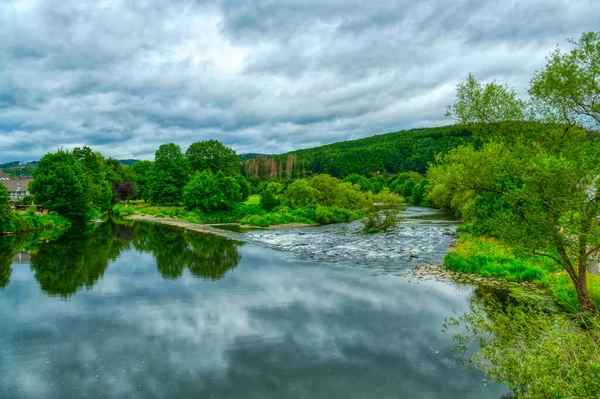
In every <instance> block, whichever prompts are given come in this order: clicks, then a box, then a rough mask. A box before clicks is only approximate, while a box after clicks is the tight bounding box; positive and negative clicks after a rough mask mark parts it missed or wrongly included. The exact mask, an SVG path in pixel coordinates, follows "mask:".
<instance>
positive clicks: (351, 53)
mask: <svg viewBox="0 0 600 399" xmlns="http://www.w3.org/2000/svg"><path fill="white" fill-rule="evenodd" d="M598 15H600V2H598V1H597V0H577V1H573V0H527V1H520V2H517V1H511V0H502V1H487V2H484V1H462V0H454V1H444V0H438V1H414V0H411V1H404V0H397V1H392V0H371V1H364V0H328V1H323V0H277V1H276V0H214V1H201V0H171V1H166V0H90V1H88V0H2V1H0V162H5V161H11V160H32V159H38V158H39V157H40V156H42V155H43V154H45V153H46V152H49V151H54V150H56V149H57V148H59V147H64V148H72V147H75V146H81V145H89V146H92V147H93V148H94V149H97V150H100V151H101V152H102V153H103V154H105V155H107V156H113V157H117V158H121V159H122V158H145V159H151V158H152V156H153V153H154V152H155V150H156V148H157V147H158V146H159V145H160V144H162V143H165V142H176V143H178V144H180V145H181V146H182V148H183V150H185V149H186V148H187V146H188V145H189V144H190V143H192V142H194V141H198V140H205V139H211V138H216V139H219V140H221V141H222V142H224V143H225V144H226V145H229V146H232V147H233V148H234V149H235V150H237V151H238V152H239V153H243V152H263V153H277V152H284V151H288V150H292V149H297V148H304V147H311V146H315V145H319V144H324V143H329V142H334V141H340V140H348V139H355V138H360V137H365V136H370V135H373V134H377V133H385V132H389V131H397V130H401V129H409V128H414V127H424V126H438V125H443V124H448V123H450V121H448V120H446V119H445V118H444V116H443V115H444V110H445V107H446V105H448V104H449V103H450V102H451V101H452V98H453V94H454V87H455V86H456V83H457V82H458V81H460V80H461V79H463V78H464V77H465V76H466V74H467V73H469V72H473V73H474V74H475V75H476V77H477V78H478V79H480V80H483V81H490V80H494V79H496V80H497V81H499V82H502V83H508V84H509V85H512V86H514V87H515V88H516V89H517V91H518V92H519V93H521V94H522V95H524V94H525V92H526V87H527V84H528V81H529V78H530V77H531V75H532V73H533V72H534V71H535V70H536V69H539V68H540V67H541V66H543V65H544V58H545V56H546V55H547V54H548V53H549V52H550V51H551V50H552V49H553V48H554V47H555V46H556V45H560V46H561V47H562V48H567V42H566V39H567V38H569V37H578V36H579V35H580V34H581V33H582V32H584V31H589V30H598V29H599V22H600V21H599V20H598Z"/></svg>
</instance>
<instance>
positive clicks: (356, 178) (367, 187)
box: [344, 173, 373, 193]
mask: <svg viewBox="0 0 600 399" xmlns="http://www.w3.org/2000/svg"><path fill="white" fill-rule="evenodd" d="M344 181H346V182H350V183H352V184H358V185H359V186H360V189H361V190H362V191H363V192H365V193H366V192H367V191H373V185H372V184H371V182H370V181H369V179H367V178H366V177H364V176H361V175H358V174H356V173H351V174H350V175H348V176H346V178H345V179H344Z"/></svg>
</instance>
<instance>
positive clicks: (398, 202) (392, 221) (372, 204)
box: [363, 188, 404, 232]
mask: <svg viewBox="0 0 600 399" xmlns="http://www.w3.org/2000/svg"><path fill="white" fill-rule="evenodd" d="M403 204H404V199H403V198H402V197H401V196H399V195H397V194H394V193H392V192H390V191H389V189H387V188H384V189H383V191H381V192H380V193H379V194H372V193H369V194H368V195H367V201H366V206H365V209H364V212H365V219H364V220H363V223H364V225H365V231H367V232H371V231H384V232H385V231H387V230H389V229H392V228H394V227H396V225H397V224H398V222H399V221H400V220H401V217H400V215H399V214H400V211H401V207H402V205H403Z"/></svg>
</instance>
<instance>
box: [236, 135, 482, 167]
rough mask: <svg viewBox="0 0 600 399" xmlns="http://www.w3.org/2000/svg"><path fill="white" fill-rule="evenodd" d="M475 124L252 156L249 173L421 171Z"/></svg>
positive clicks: (465, 137) (464, 138)
mask: <svg viewBox="0 0 600 399" xmlns="http://www.w3.org/2000/svg"><path fill="white" fill-rule="evenodd" d="M477 129H480V128H478V127H473V126H460V125H452V126H441V127H434V128H424V129H412V130H403V131H399V132H393V133H386V134H380V135H376V136H371V137H366V138H363V139H358V140H349V141H341V142H337V143H333V144H327V145H323V146H319V147H314V148H307V149H303V150H297V151H291V152H288V153H285V154H280V155H272V156H267V157H262V158H254V159H248V160H246V161H245V162H244V173H245V174H246V176H248V177H250V176H259V177H261V178H290V177H297V176H302V175H306V174H316V173H328V174H330V175H332V176H336V177H342V178H343V177H345V176H347V175H349V174H351V173H358V174H361V175H367V174H372V173H374V174H377V173H400V172H406V171H417V172H420V173H425V172H426V169H427V165H428V164H429V163H430V162H432V161H433V160H434V158H435V156H436V154H440V153H445V152H448V151H449V150H451V149H452V148H455V147H457V146H459V145H461V144H464V143H469V142H471V141H472V136H473V133H474V132H475V131H476V130H477Z"/></svg>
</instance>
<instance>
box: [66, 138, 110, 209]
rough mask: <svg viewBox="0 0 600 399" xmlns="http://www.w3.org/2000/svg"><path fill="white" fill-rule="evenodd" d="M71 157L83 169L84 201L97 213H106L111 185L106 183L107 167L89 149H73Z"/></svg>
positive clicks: (101, 159) (99, 155)
mask: <svg viewBox="0 0 600 399" xmlns="http://www.w3.org/2000/svg"><path fill="white" fill-rule="evenodd" d="M73 156H74V157H75V159H76V160H77V161H78V162H79V163H81V165H82V166H83V169H84V179H83V192H84V195H85V200H86V202H87V203H88V204H89V206H91V207H92V208H94V209H96V210H97V211H99V212H106V211H107V210H108V209H109V208H110V205H111V199H112V196H113V194H112V184H111V182H109V181H107V171H108V169H107V166H106V163H105V160H104V157H103V156H102V154H100V153H99V152H93V151H92V149H91V148H90V147H87V146H85V147H83V148H75V149H74V150H73Z"/></svg>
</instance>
